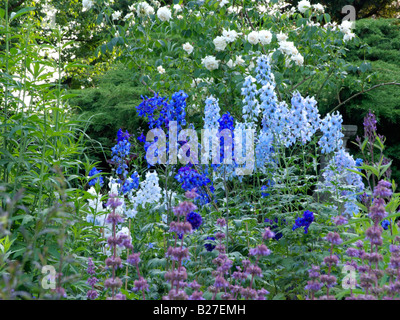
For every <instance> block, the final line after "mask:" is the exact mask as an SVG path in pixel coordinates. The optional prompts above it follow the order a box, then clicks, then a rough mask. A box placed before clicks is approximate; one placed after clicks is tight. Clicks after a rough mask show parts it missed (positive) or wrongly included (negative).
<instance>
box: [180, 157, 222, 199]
mask: <svg viewBox="0 0 400 320" xmlns="http://www.w3.org/2000/svg"><path fill="white" fill-rule="evenodd" d="M175 179H176V180H177V181H178V182H179V183H181V187H182V189H183V190H185V191H190V190H192V189H197V191H196V192H197V193H198V197H196V200H200V202H201V203H203V204H205V203H209V202H210V201H211V199H209V196H208V194H207V193H206V191H205V190H204V188H205V187H206V186H207V185H208V184H210V186H209V190H210V192H211V193H213V192H214V187H213V185H212V182H211V180H210V179H209V178H208V177H207V174H206V173H199V172H198V171H197V170H195V169H193V167H192V166H191V165H190V164H188V165H186V166H184V167H182V168H180V169H179V170H178V174H176V175H175Z"/></svg>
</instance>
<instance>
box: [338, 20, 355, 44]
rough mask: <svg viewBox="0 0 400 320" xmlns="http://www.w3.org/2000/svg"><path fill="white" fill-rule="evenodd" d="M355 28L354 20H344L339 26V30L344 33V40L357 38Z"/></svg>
mask: <svg viewBox="0 0 400 320" xmlns="http://www.w3.org/2000/svg"><path fill="white" fill-rule="evenodd" d="M353 28H354V22H352V21H348V20H344V21H343V22H342V24H341V25H340V26H339V30H340V31H342V32H343V33H344V37H343V40H344V41H349V40H352V39H353V38H355V36H356V35H355V33H354V32H352V30H353Z"/></svg>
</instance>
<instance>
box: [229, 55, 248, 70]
mask: <svg viewBox="0 0 400 320" xmlns="http://www.w3.org/2000/svg"><path fill="white" fill-rule="evenodd" d="M244 63H245V61H244V60H243V58H242V56H236V58H235V61H233V60H232V59H230V60H229V61H228V62H227V63H226V65H227V66H228V67H229V68H234V67H236V66H243V65H244Z"/></svg>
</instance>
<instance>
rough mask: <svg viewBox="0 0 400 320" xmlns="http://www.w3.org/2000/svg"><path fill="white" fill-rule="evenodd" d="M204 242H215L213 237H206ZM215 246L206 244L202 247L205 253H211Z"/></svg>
mask: <svg viewBox="0 0 400 320" xmlns="http://www.w3.org/2000/svg"><path fill="white" fill-rule="evenodd" d="M205 240H206V241H207V240H208V241H210V242H211V241H215V238H214V237H207V238H206V239H205ZM215 246H216V245H213V244H212V243H206V244H205V245H204V247H205V248H206V250H207V251H210V252H211V251H213V250H214V249H215Z"/></svg>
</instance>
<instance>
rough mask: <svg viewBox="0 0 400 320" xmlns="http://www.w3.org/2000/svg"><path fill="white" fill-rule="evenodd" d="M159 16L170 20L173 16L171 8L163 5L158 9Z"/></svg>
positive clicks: (162, 19)
mask: <svg viewBox="0 0 400 320" xmlns="http://www.w3.org/2000/svg"><path fill="white" fill-rule="evenodd" d="M157 17H158V19H160V20H161V21H169V20H171V17H172V14H171V10H170V9H169V8H168V7H161V8H159V9H158V10H157Z"/></svg>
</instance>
